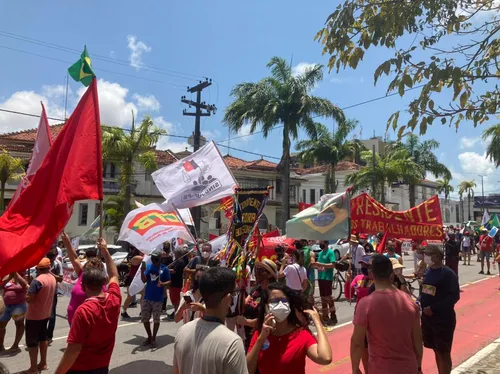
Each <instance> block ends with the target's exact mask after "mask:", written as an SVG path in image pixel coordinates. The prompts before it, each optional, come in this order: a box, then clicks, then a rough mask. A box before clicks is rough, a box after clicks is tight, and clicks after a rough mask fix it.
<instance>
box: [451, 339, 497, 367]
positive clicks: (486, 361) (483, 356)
mask: <svg viewBox="0 0 500 374" xmlns="http://www.w3.org/2000/svg"><path fill="white" fill-rule="evenodd" d="M497 373H500V339H497V340H495V341H494V342H493V343H491V344H490V345H488V346H486V347H485V348H483V349H482V350H480V351H479V352H478V353H476V354H475V355H474V356H472V357H471V358H469V359H468V360H467V361H465V362H464V363H463V364H462V365H460V366H458V367H457V368H456V369H454V370H453V371H452V374H497Z"/></svg>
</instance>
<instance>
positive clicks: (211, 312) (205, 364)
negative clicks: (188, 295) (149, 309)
mask: <svg viewBox="0 0 500 374" xmlns="http://www.w3.org/2000/svg"><path fill="white" fill-rule="evenodd" d="M235 286H236V274H235V273H234V271H232V270H231V269H229V268H223V267H213V268H209V269H208V270H206V271H205V272H204V273H203V275H202V276H201V278H200V292H201V297H202V298H203V301H204V302H205V307H206V312H205V314H204V315H203V317H202V318H197V319H195V320H194V321H191V322H188V323H186V324H185V325H184V326H182V327H181V328H180V329H179V331H178V332H177V335H176V337H175V343H174V371H173V372H174V374H180V373H182V374H213V373H217V374H233V373H238V374H240V373H241V374H248V368H247V361H246V356H245V349H244V347H243V340H241V338H240V337H239V336H238V335H237V334H235V333H234V332H233V331H230V330H229V329H228V328H227V327H226V326H225V325H224V319H225V318H226V315H227V311H228V310H229V307H230V305H231V301H232V300H233V294H234V293H235Z"/></svg>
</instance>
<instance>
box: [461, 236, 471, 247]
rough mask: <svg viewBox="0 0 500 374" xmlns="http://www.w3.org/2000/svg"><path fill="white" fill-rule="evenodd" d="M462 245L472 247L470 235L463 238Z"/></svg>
mask: <svg viewBox="0 0 500 374" xmlns="http://www.w3.org/2000/svg"><path fill="white" fill-rule="evenodd" d="M462 246H463V247H467V248H468V247H470V237H469V236H464V238H463V240H462Z"/></svg>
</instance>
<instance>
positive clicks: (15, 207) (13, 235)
mask: <svg viewBox="0 0 500 374" xmlns="http://www.w3.org/2000/svg"><path fill="white" fill-rule="evenodd" d="M102 198H103V190H102V140H101V127H100V119H99V103H98V99H97V82H96V79H95V78H94V80H93V81H92V83H91V84H90V86H89V88H88V89H87V92H86V93H85V95H83V97H82V99H81V100H80V102H79V103H78V106H77V107H76V108H75V111H74V112H73V114H72V115H71V117H70V118H69V119H68V121H67V123H66V125H65V126H64V128H63V129H62V131H61V133H60V134H59V136H58V137H57V138H56V140H55V141H54V144H53V145H52V147H51V148H50V150H49V152H48V153H47V155H46V156H45V159H44V161H43V163H42V165H41V166H40V168H39V169H38V171H37V173H36V174H35V175H34V177H33V180H32V181H31V184H30V185H29V186H28V187H27V188H26V189H25V190H24V192H23V194H22V195H21V196H20V197H19V199H17V200H16V201H15V202H14V204H12V205H11V206H9V208H8V209H7V211H6V212H5V213H4V215H3V216H2V217H0V278H1V277H3V276H4V275H6V274H9V273H10V272H13V271H18V270H21V269H26V268H29V267H31V266H34V265H36V264H37V263H38V262H39V261H40V259H41V258H42V257H43V256H44V255H45V254H46V253H47V251H48V250H49V249H50V247H51V245H52V244H53V243H54V241H55V240H56V238H57V236H58V235H59V234H60V233H61V231H62V230H63V229H64V227H65V226H66V224H67V223H68V221H69V219H70V217H71V212H72V209H73V204H74V203H75V201H77V200H87V199H88V200H101V199H102Z"/></svg>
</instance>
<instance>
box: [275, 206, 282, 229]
mask: <svg viewBox="0 0 500 374" xmlns="http://www.w3.org/2000/svg"><path fill="white" fill-rule="evenodd" d="M274 218H275V219H276V226H277V227H281V209H276V216H275V217H274Z"/></svg>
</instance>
